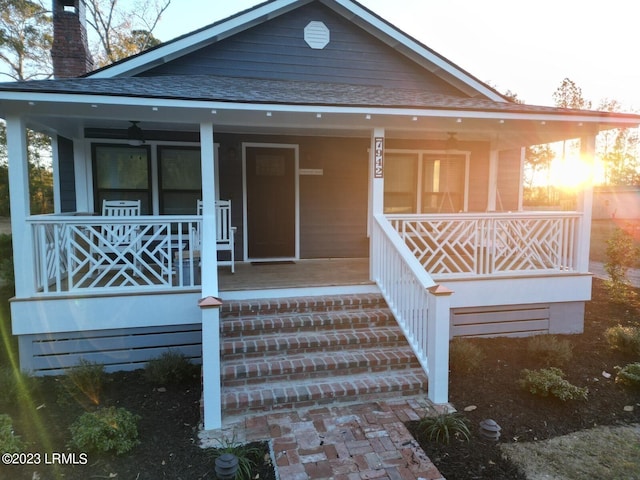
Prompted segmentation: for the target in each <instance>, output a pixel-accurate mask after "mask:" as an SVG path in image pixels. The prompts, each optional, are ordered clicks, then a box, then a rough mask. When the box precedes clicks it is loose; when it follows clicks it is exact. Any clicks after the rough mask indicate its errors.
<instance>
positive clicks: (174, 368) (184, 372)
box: [144, 350, 196, 385]
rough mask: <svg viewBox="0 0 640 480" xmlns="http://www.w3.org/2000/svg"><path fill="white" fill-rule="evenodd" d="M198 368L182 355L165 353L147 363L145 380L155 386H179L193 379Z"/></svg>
mask: <svg viewBox="0 0 640 480" xmlns="http://www.w3.org/2000/svg"><path fill="white" fill-rule="evenodd" d="M195 372H196V367H195V365H193V364H192V363H191V362H189V360H188V359H187V357H185V356H184V355H183V354H182V353H180V352H176V351H173V350H168V351H166V352H164V353H163V354H162V355H160V356H159V357H157V358H153V359H151V360H149V361H148V362H147V365H146V367H145V369H144V376H145V378H146V379H147V380H148V381H149V382H151V383H153V384H155V385H167V384H179V383H182V382H185V381H187V380H190V379H192V378H193V376H194V374H195Z"/></svg>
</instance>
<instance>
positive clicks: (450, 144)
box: [445, 132, 458, 152]
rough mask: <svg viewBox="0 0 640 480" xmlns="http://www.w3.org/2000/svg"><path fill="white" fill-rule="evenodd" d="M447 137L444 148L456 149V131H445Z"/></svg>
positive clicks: (448, 149)
mask: <svg viewBox="0 0 640 480" xmlns="http://www.w3.org/2000/svg"><path fill="white" fill-rule="evenodd" d="M447 135H449V138H447V140H446V142H445V150H447V151H448V152H449V151H452V150H457V149H458V137H457V136H456V135H457V134H456V132H447Z"/></svg>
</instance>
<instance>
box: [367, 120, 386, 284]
mask: <svg viewBox="0 0 640 480" xmlns="http://www.w3.org/2000/svg"><path fill="white" fill-rule="evenodd" d="M384 133H385V132H384V128H374V129H373V130H372V131H371V147H370V148H369V219H368V223H367V231H368V234H369V240H371V228H372V226H373V222H374V221H375V220H374V216H375V215H378V214H382V213H384V157H385V155H384ZM373 255H374V251H373V242H371V241H369V269H370V272H369V278H371V279H373V263H374V258H373Z"/></svg>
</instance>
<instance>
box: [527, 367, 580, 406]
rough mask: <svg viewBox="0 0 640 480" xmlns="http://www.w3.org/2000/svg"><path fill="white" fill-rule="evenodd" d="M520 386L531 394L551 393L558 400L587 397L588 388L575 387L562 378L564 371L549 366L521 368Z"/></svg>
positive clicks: (542, 394) (546, 395)
mask: <svg viewBox="0 0 640 480" xmlns="http://www.w3.org/2000/svg"><path fill="white" fill-rule="evenodd" d="M520 386H521V387H522V388H523V389H525V390H528V391H529V393H532V394H533V395H540V396H541V397H548V396H549V395H552V396H554V397H556V398H559V399H560V400H562V401H563V402H564V401H567V400H577V399H582V400H586V399H587V394H588V393H589V390H588V389H587V388H586V387H585V388H580V387H576V386H575V385H573V384H571V383H569V382H568V381H567V380H565V379H564V372H563V371H562V370H560V369H559V368H555V367H550V368H542V369H540V370H527V369H525V370H523V371H522V378H521V379H520Z"/></svg>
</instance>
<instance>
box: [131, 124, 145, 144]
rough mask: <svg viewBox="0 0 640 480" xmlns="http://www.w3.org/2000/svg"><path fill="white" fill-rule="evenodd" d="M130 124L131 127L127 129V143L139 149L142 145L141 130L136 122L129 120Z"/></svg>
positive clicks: (142, 136)
mask: <svg viewBox="0 0 640 480" xmlns="http://www.w3.org/2000/svg"><path fill="white" fill-rule="evenodd" d="M129 121H130V122H131V126H130V127H129V128H128V129H127V140H128V141H129V145H132V146H134V147H139V146H140V145H142V144H144V135H143V133H142V129H141V128H140V127H139V126H138V123H140V122H138V121H134V120H129Z"/></svg>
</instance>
